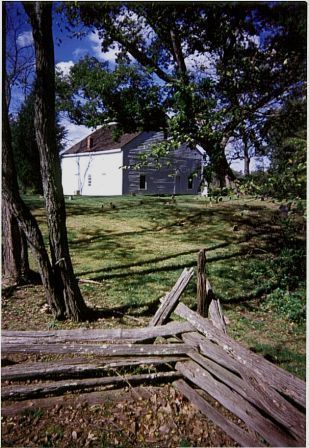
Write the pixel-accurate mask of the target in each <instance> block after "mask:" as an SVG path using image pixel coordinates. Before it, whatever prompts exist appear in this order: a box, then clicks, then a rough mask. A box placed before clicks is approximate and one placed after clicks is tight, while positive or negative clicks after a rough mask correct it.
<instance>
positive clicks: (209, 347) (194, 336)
mask: <svg viewBox="0 0 309 448" xmlns="http://www.w3.org/2000/svg"><path fill="white" fill-rule="evenodd" d="M181 337H182V339H183V341H184V342H185V343H186V344H191V346H192V347H194V348H198V349H199V350H200V351H201V353H202V354H203V355H205V356H207V358H209V359H212V360H213V361H215V362H216V363H218V364H220V365H222V366H223V367H225V368H226V369H228V370H230V371H231V372H235V373H237V374H238V375H239V376H241V374H240V372H241V371H242V369H241V364H240V363H239V362H238V361H236V360H235V359H233V358H232V357H231V356H229V354H228V353H227V352H226V351H225V350H224V349H223V348H222V347H220V346H219V345H217V344H215V343H214V342H211V341H210V340H209V339H207V338H205V336H202V335H201V334H200V333H197V332H194V333H186V334H183V335H182V336H181Z"/></svg>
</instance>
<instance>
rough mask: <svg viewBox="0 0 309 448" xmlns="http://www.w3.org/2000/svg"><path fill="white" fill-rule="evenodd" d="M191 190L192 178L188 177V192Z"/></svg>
mask: <svg viewBox="0 0 309 448" xmlns="http://www.w3.org/2000/svg"><path fill="white" fill-rule="evenodd" d="M192 188H193V177H191V176H189V177H188V190H192Z"/></svg>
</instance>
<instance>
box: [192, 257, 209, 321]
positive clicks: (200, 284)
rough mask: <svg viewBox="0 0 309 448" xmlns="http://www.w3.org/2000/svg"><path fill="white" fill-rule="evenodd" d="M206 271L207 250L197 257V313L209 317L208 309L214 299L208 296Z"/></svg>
mask: <svg viewBox="0 0 309 448" xmlns="http://www.w3.org/2000/svg"><path fill="white" fill-rule="evenodd" d="M205 270H206V250H205V249H201V250H200V251H199V253H198V255H197V280H196V298H197V312H198V314H200V315H201V316H203V317H207V316H208V308H209V304H210V302H211V299H212V298H211V296H210V295H207V290H206V273H205Z"/></svg>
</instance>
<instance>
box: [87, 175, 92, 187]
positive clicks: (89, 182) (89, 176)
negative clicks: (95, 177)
mask: <svg viewBox="0 0 309 448" xmlns="http://www.w3.org/2000/svg"><path fill="white" fill-rule="evenodd" d="M91 183H92V178H91V174H88V187H91Z"/></svg>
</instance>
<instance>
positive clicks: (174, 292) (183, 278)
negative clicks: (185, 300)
mask: <svg viewBox="0 0 309 448" xmlns="http://www.w3.org/2000/svg"><path fill="white" fill-rule="evenodd" d="M192 276H193V269H192V268H191V269H189V270H188V269H186V268H185V269H184V270H183V272H182V274H181V275H180V277H179V278H178V280H177V282H176V283H175V285H174V286H173V288H172V289H171V291H170V292H169V293H168V294H167V295H166V296H165V297H164V299H163V301H162V302H161V304H160V306H159V308H158V310H157V312H156V314H155V315H154V316H153V318H152V319H151V321H150V323H149V326H150V327H154V326H156V325H162V324H164V323H165V322H166V321H167V319H168V318H169V316H170V315H171V313H172V312H173V311H174V309H175V307H176V305H177V302H178V300H179V298H180V296H181V294H182V293H183V291H184V290H185V289H186V287H187V285H188V283H189V281H190V280H191V278H192Z"/></svg>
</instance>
